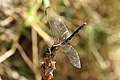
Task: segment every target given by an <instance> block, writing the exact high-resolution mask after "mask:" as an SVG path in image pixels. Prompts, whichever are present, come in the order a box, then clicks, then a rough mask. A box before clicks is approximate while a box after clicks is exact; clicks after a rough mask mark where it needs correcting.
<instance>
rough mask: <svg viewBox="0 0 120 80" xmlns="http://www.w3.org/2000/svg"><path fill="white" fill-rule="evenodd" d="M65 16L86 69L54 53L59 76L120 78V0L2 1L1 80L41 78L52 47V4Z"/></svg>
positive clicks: (67, 78) (73, 79)
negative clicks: (49, 12) (49, 18)
mask: <svg viewBox="0 0 120 80" xmlns="http://www.w3.org/2000/svg"><path fill="white" fill-rule="evenodd" d="M49 5H50V6H51V7H52V8H53V9H54V11H55V12H56V13H57V14H58V15H60V16H61V18H62V20H63V21H64V23H65V24H66V26H67V28H68V30H69V32H70V33H72V32H74V31H75V30H76V29H77V28H78V27H79V26H80V25H81V24H83V23H84V22H87V25H86V26H85V27H84V28H83V29H82V30H81V31H80V32H79V33H78V34H77V35H76V36H75V37H74V39H72V40H71V41H70V44H71V45H72V46H73V47H74V48H75V49H76V50H77V51H78V53H79V57H80V60H81V64H82V68H81V69H77V68H75V67H73V66H72V64H71V63H70V61H69V59H68V57H67V56H66V55H65V54H63V53H58V54H57V55H56V56H55V61H56V69H55V70H54V77H55V80H120V41H119V40H120V32H119V31H120V0H0V80H41V76H42V75H41V69H40V66H41V63H42V61H43V58H44V57H45V48H47V47H49V46H51V45H52V41H51V39H52V37H51V36H50V31H49V28H48V26H49V25H48V22H47V20H46V18H45V15H44V10H45V8H46V7H47V6H49Z"/></svg>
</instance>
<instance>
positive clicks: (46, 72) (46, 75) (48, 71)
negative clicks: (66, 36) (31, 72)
mask: <svg viewBox="0 0 120 80" xmlns="http://www.w3.org/2000/svg"><path fill="white" fill-rule="evenodd" d="M55 63H56V62H55V61H53V60H52V59H51V58H45V59H44V62H42V66H41V67H42V72H43V77H42V80H53V79H54V77H53V71H54V70H55V69H56V68H55Z"/></svg>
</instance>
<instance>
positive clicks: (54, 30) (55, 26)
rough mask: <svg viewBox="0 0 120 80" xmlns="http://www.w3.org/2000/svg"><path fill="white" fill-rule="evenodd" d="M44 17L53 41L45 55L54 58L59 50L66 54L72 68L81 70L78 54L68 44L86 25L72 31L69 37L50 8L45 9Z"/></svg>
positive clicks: (64, 26)
mask: <svg viewBox="0 0 120 80" xmlns="http://www.w3.org/2000/svg"><path fill="white" fill-rule="evenodd" d="M45 15H46V18H47V20H48V23H49V25H50V29H51V35H52V37H53V40H54V44H53V45H52V46H51V47H50V48H47V49H46V53H47V54H48V55H49V56H54V55H55V51H56V50H58V49H59V48H60V50H61V51H62V52H63V53H65V54H67V56H68V57H69V59H70V62H71V63H72V65H73V66H74V67H76V68H81V63H80V59H79V55H78V52H77V51H76V50H75V49H74V48H73V47H72V46H71V45H70V44H68V42H69V41H70V40H71V39H72V38H73V37H74V36H75V34H77V33H78V32H79V30H81V29H82V28H83V27H84V26H85V25H86V22H85V23H83V24H82V25H81V26H80V27H79V28H78V29H77V30H76V31H74V32H73V34H72V35H69V32H68V29H67V27H66V25H65V24H64V22H63V21H62V19H61V18H60V17H59V15H58V14H57V13H56V12H54V10H53V9H52V8H51V7H47V8H46V10H45ZM61 47H62V48H61Z"/></svg>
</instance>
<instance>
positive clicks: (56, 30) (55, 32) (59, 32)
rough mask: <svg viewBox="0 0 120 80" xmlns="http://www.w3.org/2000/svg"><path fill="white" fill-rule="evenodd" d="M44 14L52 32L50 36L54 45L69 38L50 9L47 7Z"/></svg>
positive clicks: (58, 18) (64, 27)
mask: <svg viewBox="0 0 120 80" xmlns="http://www.w3.org/2000/svg"><path fill="white" fill-rule="evenodd" d="M45 13H46V17H47V19H48V22H49V25H50V28H51V31H52V32H51V35H52V36H53V38H54V43H55V44H58V43H59V42H62V41H63V40H65V39H66V38H67V37H68V36H69V33H68V29H67V28H66V26H65V24H64V23H63V21H62V20H61V18H60V17H59V16H58V15H57V14H56V13H55V12H54V11H53V10H52V8H50V7H48V8H47V9H46V11H45Z"/></svg>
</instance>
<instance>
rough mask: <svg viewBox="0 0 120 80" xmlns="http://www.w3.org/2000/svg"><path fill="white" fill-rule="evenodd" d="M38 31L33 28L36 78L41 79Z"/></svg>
mask: <svg viewBox="0 0 120 80" xmlns="http://www.w3.org/2000/svg"><path fill="white" fill-rule="evenodd" d="M37 42H38V41H37V32H36V31H35V30H34V29H33V28H32V55H33V68H34V70H35V77H36V80H40V79H41V77H40V72H39V70H38V65H39V63H38V46H37V44H38V43H37Z"/></svg>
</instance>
